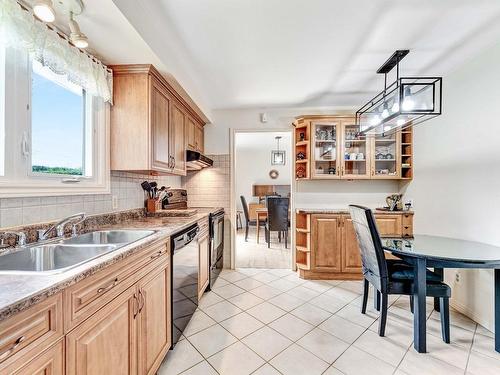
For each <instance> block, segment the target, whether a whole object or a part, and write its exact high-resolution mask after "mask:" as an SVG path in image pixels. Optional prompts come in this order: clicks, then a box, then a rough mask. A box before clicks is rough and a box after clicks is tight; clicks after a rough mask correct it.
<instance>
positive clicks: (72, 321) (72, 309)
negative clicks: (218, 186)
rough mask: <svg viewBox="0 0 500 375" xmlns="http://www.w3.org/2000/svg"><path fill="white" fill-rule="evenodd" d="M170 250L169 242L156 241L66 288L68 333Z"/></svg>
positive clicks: (66, 323)
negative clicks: (128, 257) (152, 244)
mask: <svg viewBox="0 0 500 375" xmlns="http://www.w3.org/2000/svg"><path fill="white" fill-rule="evenodd" d="M167 253H168V242H167V244H166V243H165V242H162V243H161V244H156V245H154V246H152V247H151V248H149V249H147V250H145V251H144V252H141V253H140V254H137V255H134V256H132V257H130V259H126V260H124V261H122V262H119V263H118V264H116V265H113V266H111V267H110V268H108V269H105V270H103V271H101V272H98V273H96V274H95V275H93V276H91V277H89V278H87V279H85V280H83V281H81V282H79V283H78V284H75V285H73V286H71V287H70V288H68V289H66V290H65V291H64V310H65V316H64V321H65V326H64V328H65V332H68V331H70V330H71V329H73V328H74V327H75V326H76V325H78V324H79V323H80V322H82V321H83V320H85V319H86V318H87V317H89V316H90V315H91V314H93V313H95V312H96V311H97V310H99V309H100V308H101V307H103V306H104V305H105V304H107V303H108V302H109V301H111V300H112V299H113V298H115V297H116V296H117V295H119V294H120V293H121V292H123V291H124V290H125V289H127V288H128V287H130V286H131V285H132V284H134V283H135V282H136V281H137V280H138V278H139V276H140V274H142V272H138V271H139V270H143V269H144V267H145V266H146V265H147V264H148V263H150V262H153V261H154V260H156V259H157V258H159V257H161V256H162V255H165V254H167Z"/></svg>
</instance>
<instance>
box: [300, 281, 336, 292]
mask: <svg viewBox="0 0 500 375" xmlns="http://www.w3.org/2000/svg"><path fill="white" fill-rule="evenodd" d="M302 286H303V287H306V288H309V289H312V290H315V291H316V292H320V293H324V292H326V291H327V290H330V289H332V288H333V285H331V284H330V283H327V282H325V281H322V280H306V282H305V283H304V284H302Z"/></svg>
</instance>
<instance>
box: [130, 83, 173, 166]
mask: <svg viewBox="0 0 500 375" xmlns="http://www.w3.org/2000/svg"><path fill="white" fill-rule="evenodd" d="M150 106H151V107H150V111H151V145H152V150H151V152H152V155H151V156H152V161H151V168H152V169H153V170H160V171H167V172H168V171H170V164H171V163H170V162H171V158H170V153H169V120H170V117H169V111H170V98H169V97H168V95H167V93H166V91H165V89H164V88H163V86H162V85H161V84H160V83H159V82H157V81H156V80H155V79H153V78H152V79H151V104H150ZM130 151H132V150H130Z"/></svg>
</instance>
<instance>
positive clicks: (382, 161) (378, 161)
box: [372, 132, 401, 179]
mask: <svg viewBox="0 0 500 375" xmlns="http://www.w3.org/2000/svg"><path fill="white" fill-rule="evenodd" d="M373 143H374V147H373V166H372V178H378V179H386V178H387V179H394V178H398V177H399V175H400V169H401V168H400V162H399V152H398V150H399V148H400V147H399V144H400V133H399V132H396V133H394V134H391V135H386V136H381V135H377V136H374V139H373Z"/></svg>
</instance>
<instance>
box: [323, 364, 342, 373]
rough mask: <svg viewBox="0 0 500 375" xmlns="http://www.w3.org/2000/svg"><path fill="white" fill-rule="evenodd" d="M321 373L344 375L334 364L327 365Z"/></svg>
mask: <svg viewBox="0 0 500 375" xmlns="http://www.w3.org/2000/svg"><path fill="white" fill-rule="evenodd" d="M323 375H345V374H344V373H343V372H342V371H340V370H338V369H336V368H335V367H334V366H330V367H328V369H327V370H326V371H325V372H324V373H323Z"/></svg>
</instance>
